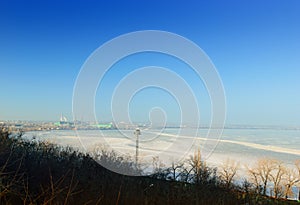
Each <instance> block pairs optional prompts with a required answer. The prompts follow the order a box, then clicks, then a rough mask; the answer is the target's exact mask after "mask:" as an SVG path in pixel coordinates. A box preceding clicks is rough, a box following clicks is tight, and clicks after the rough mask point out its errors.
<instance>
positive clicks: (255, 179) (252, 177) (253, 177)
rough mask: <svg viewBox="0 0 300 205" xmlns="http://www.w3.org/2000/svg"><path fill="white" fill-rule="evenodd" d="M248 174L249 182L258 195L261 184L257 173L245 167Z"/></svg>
mask: <svg viewBox="0 0 300 205" xmlns="http://www.w3.org/2000/svg"><path fill="white" fill-rule="evenodd" d="M247 169H248V173H249V175H250V180H251V182H252V183H253V184H254V186H255V192H256V193H258V194H260V192H261V184H260V180H259V172H258V171H257V170H255V169H253V168H250V167H247Z"/></svg>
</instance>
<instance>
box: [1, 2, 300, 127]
mask: <svg viewBox="0 0 300 205" xmlns="http://www.w3.org/2000/svg"><path fill="white" fill-rule="evenodd" d="M149 29H155V30H164V31H170V32H174V33H177V34H179V35H182V36H184V37H186V38H188V39H190V40H192V41H194V42H195V43H197V44H198V45H199V46H200V47H201V48H202V49H203V50H204V51H205V52H206V53H207V54H208V56H209V57H210V58H211V60H212V61H213V62H214V64H215V66H216V68H217V69H218V71H219V73H220V76H221V78H222V80H223V84H224V87H225V90H226V96H227V124H258V125H264V124H266V125H269V124H271V125H297V126H300V95H299V93H300V92H299V91H300V1H299V0H287V1H282V0H280V1H279V0H264V1H261V0H251V1H250V0H248V1H246V0H235V1H233V0H227V1H214V0H212V1H196V0H195V1H168V0H167V1H158V0H151V1H138V0H131V1H92V0H89V1H83V0H81V1H59V0H51V1H50V0H45V1H31V0H28V1H14V0H2V1H0V76H1V80H0V91H1V102H0V119H2V120H11V119H27V120H56V119H58V118H59V115H60V113H61V112H63V113H65V114H66V115H67V116H68V117H71V115H72V114H71V110H72V92H73V86H74V83H75V80H76V77H77V74H78V72H79V71H80V68H81V66H82V64H83V63H84V61H85V60H86V58H87V57H88V56H89V55H90V54H91V53H92V52H93V51H94V50H95V49H96V48H98V47H99V46H100V45H101V44H103V43H104V42H106V41H108V40H110V39H112V38H114V37H116V36H118V35H121V34H124V33H127V32H132V31H137V30H149ZM142 59H143V58H142ZM145 59H146V58H145ZM164 62H166V61H164ZM125 64H126V62H125ZM191 81H192V80H191ZM149 92H152V91H151V90H149ZM100 96H101V95H100ZM137 97H138V96H137ZM140 98H141V99H142V96H140ZM167 98H168V97H167V96H166V100H167ZM138 100H139V99H138V98H137V99H136V101H135V102H133V103H137V102H138ZM97 101H99V104H98V105H101V103H102V101H101V98H100V97H99V98H97ZM204 101H205V100H204ZM104 104H105V103H104ZM205 104H206V103H204V105H205ZM98 107H101V106H98ZM99 109H101V108H99ZM204 110H205V106H204ZM203 113H204V116H206V114H205V111H204V112H203ZM100 115H101V114H100ZM102 116H106V114H104V113H103V115H102ZM106 117H107V119H108V118H109V116H108V115H107V116H106ZM175 118H176V117H175ZM141 119H142V117H141ZM141 119H140V118H137V120H141ZM103 120H105V119H103Z"/></svg>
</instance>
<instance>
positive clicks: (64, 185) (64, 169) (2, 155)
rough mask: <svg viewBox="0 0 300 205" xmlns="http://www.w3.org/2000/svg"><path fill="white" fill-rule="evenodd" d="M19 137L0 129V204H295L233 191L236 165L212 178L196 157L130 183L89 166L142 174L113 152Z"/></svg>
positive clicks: (257, 189)
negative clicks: (87, 150)
mask: <svg viewBox="0 0 300 205" xmlns="http://www.w3.org/2000/svg"><path fill="white" fill-rule="evenodd" d="M21 135H22V134H21V133H19V134H14V135H12V134H11V133H9V132H8V131H7V130H6V129H5V128H0V204H44V205H46V204H132V205H134V204H298V203H297V202H295V201H288V200H285V199H274V198H271V197H267V196H264V194H265V193H264V192H262V190H261V184H253V183H250V182H248V181H246V180H245V181H244V183H243V184H242V185H240V186H237V185H235V184H234V183H233V180H234V176H235V173H236V170H237V165H236V164H231V163H227V164H228V165H230V166H223V167H222V168H221V171H220V172H218V171H217V169H216V168H210V167H208V166H207V165H206V163H205V162H203V161H202V160H201V155H200V152H199V151H198V152H196V153H195V155H194V156H191V158H190V160H188V161H187V164H172V166H171V167H169V168H165V167H162V166H161V164H160V162H159V160H154V163H153V164H154V173H153V174H152V175H150V176H143V177H130V176H124V175H120V174H116V173H114V172H111V171H109V170H107V169H106V168H104V167H102V166H100V165H99V164H98V163H97V162H95V160H94V159H95V158H96V159H97V160H98V161H100V162H101V163H109V164H111V165H113V166H118V167H122V168H123V169H125V170H131V171H132V172H139V173H141V172H142V170H138V169H137V168H136V167H135V164H134V163H132V162H131V161H130V159H127V158H123V157H120V156H117V155H116V154H115V153H114V152H108V151H106V150H104V149H103V150H101V151H100V152H97V153H93V154H92V155H93V156H90V155H88V154H83V153H80V152H77V151H74V150H73V149H71V148H69V147H67V148H62V147H60V146H56V145H53V144H48V143H46V142H38V141H32V142H29V141H26V140H24V139H22V138H21ZM253 173H254V174H253V176H257V175H255V173H258V172H256V169H253ZM257 180H259V179H258V178H257ZM262 188H263V187H262ZM278 193H279V192H278ZM280 193H281V192H280Z"/></svg>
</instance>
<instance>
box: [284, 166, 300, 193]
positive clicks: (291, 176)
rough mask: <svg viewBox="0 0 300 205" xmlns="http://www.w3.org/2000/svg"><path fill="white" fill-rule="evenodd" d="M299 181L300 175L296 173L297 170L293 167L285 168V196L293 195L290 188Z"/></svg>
mask: <svg viewBox="0 0 300 205" xmlns="http://www.w3.org/2000/svg"><path fill="white" fill-rule="evenodd" d="M299 182H300V176H299V175H298V170H297V169H293V168H288V169H286V174H285V192H284V195H285V198H286V199H287V198H288V197H289V196H293V194H294V193H293V191H292V188H293V186H295V185H297V184H298V183H299Z"/></svg>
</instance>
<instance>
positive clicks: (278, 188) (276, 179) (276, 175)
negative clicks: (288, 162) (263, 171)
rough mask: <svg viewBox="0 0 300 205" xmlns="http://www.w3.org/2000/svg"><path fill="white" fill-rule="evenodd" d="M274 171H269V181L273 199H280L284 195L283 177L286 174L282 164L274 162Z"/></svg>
mask: <svg viewBox="0 0 300 205" xmlns="http://www.w3.org/2000/svg"><path fill="white" fill-rule="evenodd" d="M272 163H274V169H273V170H272V171H271V175H270V176H271V180H272V183H273V186H274V187H273V190H274V197H275V198H278V197H282V196H283V194H284V185H283V184H282V183H283V177H284V175H285V174H286V168H285V167H284V165H283V162H281V161H278V160H274V161H273V162H272Z"/></svg>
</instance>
